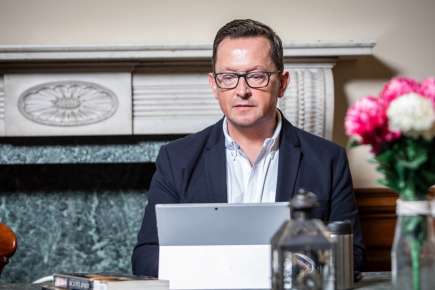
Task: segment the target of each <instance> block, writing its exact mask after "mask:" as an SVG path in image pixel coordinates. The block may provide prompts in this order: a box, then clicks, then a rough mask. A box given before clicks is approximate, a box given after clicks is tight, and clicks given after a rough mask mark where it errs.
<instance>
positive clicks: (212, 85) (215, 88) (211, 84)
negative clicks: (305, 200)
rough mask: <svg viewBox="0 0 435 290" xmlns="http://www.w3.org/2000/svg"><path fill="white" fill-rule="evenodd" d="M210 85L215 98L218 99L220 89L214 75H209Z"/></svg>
mask: <svg viewBox="0 0 435 290" xmlns="http://www.w3.org/2000/svg"><path fill="white" fill-rule="evenodd" d="M208 84H209V85H210V88H211V90H212V93H213V95H214V97H215V98H217V90H218V87H217V85H216V80H215V79H214V75H213V73H208Z"/></svg>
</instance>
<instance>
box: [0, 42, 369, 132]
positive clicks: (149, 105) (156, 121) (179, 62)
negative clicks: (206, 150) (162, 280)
mask: <svg viewBox="0 0 435 290" xmlns="http://www.w3.org/2000/svg"><path fill="white" fill-rule="evenodd" d="M374 46H375V43H374V42H355V41H347V42H339V43H332V42H313V43H292V44H287V45H285V46H284V60H285V64H284V65H285V69H286V70H288V71H289V72H290V78H291V81H290V84H289V88H288V90H287V92H286V95H285V97H284V98H281V99H280V101H279V104H278V106H279V108H280V109H281V111H282V112H283V114H284V115H285V116H286V117H287V118H288V119H289V120H290V121H291V122H292V123H293V124H294V125H296V126H298V127H300V128H302V129H304V130H306V131H308V132H311V133H313V134H316V135H319V136H322V137H325V138H327V139H330V138H331V137H332V126H333V114H334V88H333V75H332V67H333V66H334V64H335V63H336V62H337V61H338V60H340V59H341V58H357V57H360V56H364V55H371V54H372V51H373V48H374ZM211 54H212V48H211V46H209V45H189V46H187V45H179V46H164V45H161V46H157V45H156V46H144V45H117V46H0V137H2V136H3V137H35V136H39V137H41V136H43V137H46V136H96V135H161V134H163V135H168V134H169V135H170V134H188V133H192V132H196V131H198V130H200V129H202V128H204V127H206V126H208V125H210V124H212V123H213V122H215V121H216V120H218V119H219V118H221V117H222V114H221V112H220V110H219V106H218V104H217V101H216V100H215V98H214V97H213V96H212V93H211V90H210V89H209V86H208V81H207V72H208V71H209V70H210V69H209V68H210V58H211Z"/></svg>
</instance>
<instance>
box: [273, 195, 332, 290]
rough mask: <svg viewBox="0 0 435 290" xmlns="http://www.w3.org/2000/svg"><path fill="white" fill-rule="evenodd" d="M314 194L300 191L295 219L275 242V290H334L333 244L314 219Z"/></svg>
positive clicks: (295, 200)
mask: <svg viewBox="0 0 435 290" xmlns="http://www.w3.org/2000/svg"><path fill="white" fill-rule="evenodd" d="M316 206H318V202H317V197H316V195H315V194H314V193H311V192H305V191H299V193H298V194H296V195H295V197H294V198H293V199H292V200H291V201H290V211H291V216H292V219H290V220H289V221H287V222H285V223H284V224H283V225H282V226H281V227H280V228H279V230H278V231H277V232H276V233H275V235H274V236H273V238H272V240H271V251H272V253H271V259H272V261H271V265H272V289H273V290H334V289H335V278H334V267H333V260H332V259H333V255H332V254H333V253H332V245H333V244H332V242H331V238H330V235H329V232H328V230H327V229H326V227H325V225H324V224H323V223H322V222H321V221H320V220H318V219H312V218H311V211H312V209H313V208H314V207H316Z"/></svg>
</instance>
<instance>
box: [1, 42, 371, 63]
mask: <svg viewBox="0 0 435 290" xmlns="http://www.w3.org/2000/svg"><path fill="white" fill-rule="evenodd" d="M374 46H375V42H373V41H367V42H355V41H346V42H321V41H317V42H312V43H288V44H285V45H284V56H285V57H286V58H306V57H309V58H312V57H333V58H342V57H350V58H353V57H358V56H363V55H371V54H372V52H373V48H374ZM211 55H212V47H211V46H210V45H207V44H198V45H111V46H101V45H100V46H91V45H87V46H61V45H57V46H54V45H53V46H49V45H34V46H28V45H21V46H18V45H15V46H14V45H0V62H29V61H30V62H39V61H57V62H67V61H91V62H94V61H109V60H110V61H145V62H147V61H152V60H209V59H210V57H211Z"/></svg>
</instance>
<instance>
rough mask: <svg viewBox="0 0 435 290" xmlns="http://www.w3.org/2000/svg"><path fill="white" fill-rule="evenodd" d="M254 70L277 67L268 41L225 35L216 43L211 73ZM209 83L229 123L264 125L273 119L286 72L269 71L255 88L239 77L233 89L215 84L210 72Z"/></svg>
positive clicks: (273, 69)
mask: <svg viewBox="0 0 435 290" xmlns="http://www.w3.org/2000/svg"><path fill="white" fill-rule="evenodd" d="M258 71H263V72H276V71H277V68H276V66H275V64H274V63H273V61H272V57H271V46H270V43H269V41H268V40H267V39H266V38H265V37H243V38H235V39H231V38H226V39H224V40H223V41H222V42H221V43H220V44H219V46H218V49H217V57H216V63H215V73H249V72H258ZM209 83H210V86H211V88H212V90H213V94H214V95H215V97H216V98H217V100H218V101H219V105H220V107H221V110H222V112H223V113H224V114H225V116H226V117H227V119H228V122H229V126H233V127H236V128H241V129H242V128H264V127H267V124H274V123H275V120H276V119H275V118H276V105H277V101H278V98H279V97H281V96H283V95H284V91H285V89H286V87H287V83H288V72H284V73H274V74H271V75H270V81H269V84H268V85H267V86H266V87H264V88H258V89H253V88H250V87H249V86H248V85H247V83H246V81H245V79H244V78H243V77H241V78H240V79H239V83H238V85H237V87H236V88H234V89H222V88H219V87H218V85H217V84H216V81H215V79H214V76H213V74H212V73H210V74H209ZM269 122H272V123H269ZM265 125H266V126H265Z"/></svg>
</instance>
